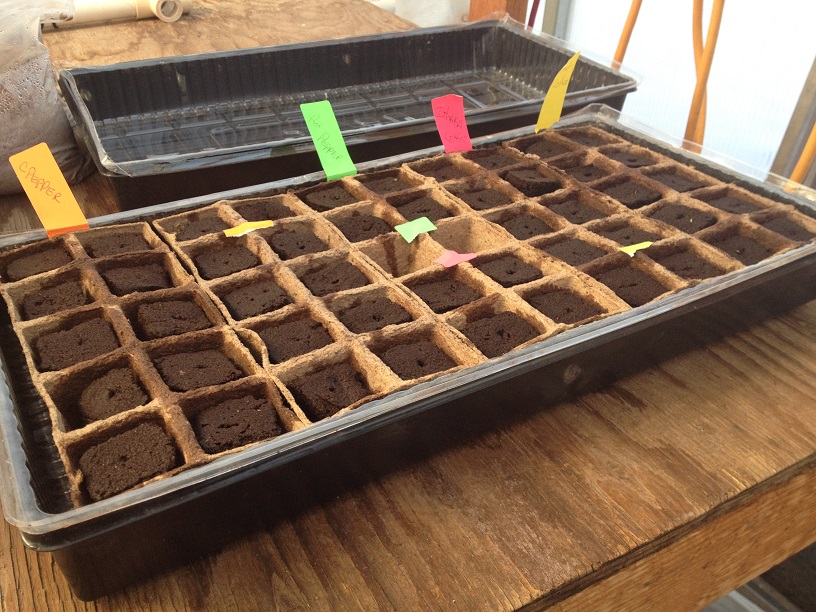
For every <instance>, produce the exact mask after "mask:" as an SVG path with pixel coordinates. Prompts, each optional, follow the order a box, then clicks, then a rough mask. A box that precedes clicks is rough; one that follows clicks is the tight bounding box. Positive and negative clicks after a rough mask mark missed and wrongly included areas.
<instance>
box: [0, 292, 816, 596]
mask: <svg viewBox="0 0 816 612" xmlns="http://www.w3.org/2000/svg"><path fill="white" fill-rule="evenodd" d="M717 324H718V325H719V324H726V325H727V324H728V323H727V322H717ZM814 380H816V302H810V303H808V304H806V305H804V306H802V307H800V308H798V309H796V310H794V311H793V312H791V313H789V314H787V315H784V316H780V317H777V318H775V319H772V320H769V321H766V322H765V323H763V324H760V325H756V326H753V327H751V328H750V329H748V330H744V331H736V328H735V332H734V334H733V335H730V336H729V337H728V338H726V339H725V340H724V341H721V342H717V343H714V344H713V345H710V346H708V347H707V348H705V349H700V350H695V351H691V352H688V353H685V354H683V355H681V356H679V357H676V358H674V359H671V360H669V361H667V362H664V363H663V364H662V365H659V366H655V367H653V368H650V369H649V370H647V371H645V372H642V373H640V374H637V375H634V376H631V377H629V378H627V379H625V380H622V381H620V382H618V383H616V384H613V385H611V386H609V387H607V388H606V389H604V390H603V391H600V392H596V393H590V394H587V395H584V396H581V397H579V398H578V399H576V400H575V401H571V402H565V403H562V404H559V405H557V406H554V407H550V408H544V409H536V408H535V407H526V408H525V409H524V410H523V411H522V413H521V416H519V414H514V416H513V417H512V418H511V417H509V416H508V418H507V419H506V420H501V419H499V421H498V423H497V424H496V426H495V427H493V428H491V429H489V430H486V431H482V432H477V433H474V434H467V435H462V436H460V437H459V438H458V439H455V440H454V441H452V442H451V441H449V442H447V443H445V444H441V445H439V446H438V447H434V448H431V449H427V453H426V456H424V457H423V458H422V459H421V460H419V461H414V460H406V461H402V460H400V459H399V458H396V459H394V460H393V461H389V462H388V463H387V465H367V466H360V467H359V469H358V470H356V471H355V473H350V474H349V475H348V476H344V477H343V480H344V482H342V483H338V484H337V488H336V490H335V494H334V495H333V496H332V497H331V498H330V499H326V500H323V501H322V502H321V503H319V504H316V505H313V506H309V507H306V508H305V509H303V510H302V511H300V512H298V513H296V514H294V515H292V516H284V517H282V518H279V519H277V520H274V521H273V520H264V518H263V517H259V522H258V526H257V531H256V532H254V533H252V534H250V535H248V536H246V537H242V538H238V539H236V540H235V541H233V542H230V543H229V544H228V545H227V546H226V547H225V548H224V549H223V550H221V551H219V552H218V553H216V554H212V555H209V556H205V557H203V558H200V559H198V560H196V561H194V562H193V563H191V564H189V565H187V566H184V567H180V568H177V569H174V570H171V571H168V572H165V573H163V574H160V575H158V576H156V577H154V578H151V579H148V580H146V581H144V582H142V583H140V584H137V585H135V586H131V587H128V588H126V589H125V590H123V591H120V592H118V593H115V594H112V595H110V596H106V597H103V598H101V599H99V600H97V601H96V602H94V603H91V604H86V603H84V602H81V601H79V600H77V599H75V598H73V597H72V596H71V594H70V591H69V588H68V586H67V584H66V583H65V580H64V578H63V577H62V575H61V574H60V573H59V570H58V569H57V568H56V567H55V565H54V563H53V561H52V560H51V557H50V556H49V555H48V554H37V553H34V552H31V551H29V550H28V549H26V548H25V547H24V545H23V544H22V543H21V542H20V540H19V537H18V536H17V534H16V533H15V532H14V530H13V529H11V528H9V527H8V526H7V525H4V526H3V528H2V529H0V592H2V595H3V598H4V601H3V604H4V606H5V607H6V609H18V608H21V609H38V610H43V609H49V610H52V609H54V610H56V609H69V610H73V609H80V610H82V609H99V610H122V609H125V610H127V609H156V610H183V609H224V608H230V609H241V610H253V609H265V610H269V609H306V608H310V609H318V610H357V609H364V610H372V609H386V610H387V609H403V610H404V609H412V610H413V609H446V610H455V609H464V610H510V609H514V608H519V607H523V606H525V605H527V606H533V607H534V608H535V607H544V606H545V605H546V606H549V605H553V604H556V603H559V602H562V601H563V602H564V603H563V605H564V606H565V607H566V609H575V610H586V609H615V610H620V609H650V610H660V609H665V610H685V609H694V608H696V607H698V606H701V605H703V604H704V603H706V602H708V601H711V600H713V599H715V598H717V597H719V596H720V595H722V594H724V593H726V592H727V591H729V590H731V589H732V588H734V587H735V586H738V585H739V584H741V583H742V582H743V581H745V580H747V579H749V578H751V577H753V576H754V575H756V574H758V573H760V572H761V571H764V570H765V569H768V568H769V567H770V566H771V565H773V564H774V563H776V562H778V561H779V560H781V559H782V558H784V556H786V555H788V554H790V553H793V552H795V551H796V550H797V549H799V548H801V547H804V546H805V545H807V544H809V543H810V542H811V541H812V540H813V539H814V538H816V530H814V529H813V527H814V520H816V519H814V518H813V516H812V514H813V513H812V512H810V510H809V509H810V508H811V507H812V506H811V502H812V501H813V497H814V495H816V494H814V488H813V484H814V480H816V474H814V447H816V442H815V441H816V385H814V382H813V381H814ZM503 409H504V410H507V409H508V407H506V406H500V405H497V406H496V410H503ZM570 597H572V599H569V598H570ZM644 606H645V607H644Z"/></svg>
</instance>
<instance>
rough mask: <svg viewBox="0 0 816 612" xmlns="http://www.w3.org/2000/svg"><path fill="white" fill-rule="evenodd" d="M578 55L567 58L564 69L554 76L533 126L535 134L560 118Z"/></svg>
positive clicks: (579, 53)
mask: <svg viewBox="0 0 816 612" xmlns="http://www.w3.org/2000/svg"><path fill="white" fill-rule="evenodd" d="M580 55H581V52H580V51H578V53H576V54H575V55H573V56H572V57H571V58H569V60H567V63H566V64H564V67H563V68H561V70H559V71H558V74H556V75H555V78H554V79H553V82H552V83H550V88H549V89H548V90H547V95H546V96H544V102H543V103H542V105H541V111H540V112H539V113H538V121H537V122H536V126H535V132H536V134H538V133H539V132H540V131H541V130H546V129H547V128H548V127H550V126H551V125H552V124H553V123H555V122H556V121H558V120H559V119H560V118H561V111H562V110H564V98H566V97H567V87H569V82H570V79H571V78H572V71H573V70H575V64H577V63H578V57H579V56H580Z"/></svg>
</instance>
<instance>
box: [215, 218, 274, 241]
mask: <svg viewBox="0 0 816 612" xmlns="http://www.w3.org/2000/svg"><path fill="white" fill-rule="evenodd" d="M273 225H275V222H274V221H246V222H245V223H242V224H241V225H236V226H235V227H231V228H229V229H225V230H224V235H225V236H232V237H233V238H235V237H237V236H243V235H244V234H248V233H249V232H254V231H255V230H258V229H263V228H265V227H272V226H273Z"/></svg>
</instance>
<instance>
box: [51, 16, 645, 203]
mask: <svg viewBox="0 0 816 612" xmlns="http://www.w3.org/2000/svg"><path fill="white" fill-rule="evenodd" d="M572 53H573V52H572V51H569V50H568V49H567V48H565V46H564V44H563V43H562V42H560V41H558V40H556V39H553V38H545V37H541V36H537V35H534V34H531V33H529V32H527V31H525V30H524V29H523V28H520V27H518V26H517V25H514V24H513V23H512V22H508V21H486V22H479V23H476V24H471V25H468V26H462V27H455V28H450V27H449V28H429V29H417V30H412V31H408V32H400V33H393V34H381V35H376V36H364V37H358V38H346V39H339V40H329V41H321V42H310V43H301V44H290V45H281V46H275V47H265V48H257V49H247V50H241V51H231V52H221V53H208V54H201V55H195V56H187V57H174V58H166V59H161V60H148V61H139V62H129V63H124V64H116V65H111V66H105V67H93V68H76V69H69V70H63V71H61V72H60V86H61V88H62V91H63V95H64V96H65V99H66V101H67V103H68V106H69V108H70V110H71V112H72V114H73V115H74V119H75V123H76V129H77V135H78V139H79V140H80V141H81V142H82V143H84V145H85V146H86V147H87V149H88V150H89V152H90V154H91V155H92V157H93V159H94V161H95V162H96V166H97V168H98V169H99V171H100V172H101V173H102V174H103V175H105V176H106V177H108V178H109V179H110V182H111V184H112V185H113V188H114V190H115V192H116V195H117V198H118V200H119V203H120V205H121V207H122V208H123V209H133V208H140V207H143V206H147V205H150V204H157V203H161V202H169V201H172V200H177V199H182V198H187V197H193V196H197V195H204V194H208V193H214V192H216V191H221V190H224V189H233V188H237V187H243V186H247V185H256V184H258V183H262V182H266V181H271V180H277V179H283V178H288V177H292V176H297V175H301V174H305V173H309V172H316V171H319V170H320V165H319V162H318V158H317V156H316V155H315V154H314V147H313V146H312V143H311V140H310V139H309V135H308V131H307V130H306V124H305V122H304V120H303V117H302V115H301V112H300V104H302V103H304V102H313V101H316V100H324V99H328V100H330V101H331V103H332V107H333V108H334V111H335V114H336V116H337V120H338V123H339V124H340V128H341V130H342V131H343V133H344V136H345V139H346V143H347V145H348V146H349V152H350V153H351V156H352V159H353V160H354V161H355V162H363V161H368V160H372V159H380V158H383V157H386V156H389V155H397V154H400V153H405V152H408V151H415V150H418V149H421V148H426V147H431V146H436V145H438V144H439V136H438V135H437V134H436V128H435V124H434V120H433V115H432V112H431V103H430V101H431V99H433V98H435V97H437V96H441V95H445V94H450V93H456V94H459V95H461V96H462V97H463V98H464V105H465V112H466V114H467V117H468V125H469V128H470V132H471V136H480V135H485V134H492V133H496V132H498V131H501V130H507V129H512V128H515V127H520V126H523V125H530V124H534V123H535V121H536V117H537V116H538V111H539V108H540V106H541V102H542V101H543V99H544V95H545V93H546V91H547V88H548V87H549V85H550V83H551V81H552V79H553V78H554V76H555V74H556V73H557V72H558V70H559V69H560V68H561V67H562V66H563V65H564V63H565V62H566V61H567V60H568V59H569V58H570V57H571V55H572ZM636 87H637V82H636V80H635V79H634V78H633V77H630V76H626V75H624V74H622V73H621V72H620V71H617V70H612V69H611V68H609V67H607V66H603V65H601V64H599V63H597V62H594V61H592V60H589V59H587V58H585V57H583V56H582V57H581V59H580V61H579V62H578V65H577V66H576V69H575V72H574V74H573V77H572V80H571V82H570V87H569V90H568V93H567V97H566V101H565V112H570V111H573V110H577V109H579V108H581V107H583V106H585V105H587V104H590V103H593V102H603V103H605V104H607V105H608V106H611V107H613V108H617V109H618V110H620V109H621V108H622V106H623V102H624V100H625V98H626V95H627V94H628V93H630V92H632V91H634V90H635V89H636Z"/></svg>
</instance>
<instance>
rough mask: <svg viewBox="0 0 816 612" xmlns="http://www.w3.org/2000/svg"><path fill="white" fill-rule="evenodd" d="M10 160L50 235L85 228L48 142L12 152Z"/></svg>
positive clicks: (72, 195)
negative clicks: (15, 152)
mask: <svg viewBox="0 0 816 612" xmlns="http://www.w3.org/2000/svg"><path fill="white" fill-rule="evenodd" d="M9 162H10V163H11V166H12V168H14V173H15V174H16V175H17V178H18V179H19V181H20V184H21V185H22V186H23V189H24V190H25V192H26V195H27V196H28V199H29V200H30V201H31V205H32V206H33V207H34V212H36V213H37V216H38V217H39V218H40V222H41V223H42V224H43V227H45V231H46V232H47V233H48V237H49V238H53V237H54V236H58V235H59V234H65V233H66V232H73V231H75V230H83V229H88V220H87V219H86V218H85V215H84V214H82V210H80V208H79V204H78V203H77V201H76V198H75V197H74V194H73V193H71V189H70V188H69V187H68V182H67V181H66V180H65V177H64V176H63V175H62V171H61V170H60V169H59V166H58V165H57V160H55V159H54V156H53V155H52V154H51V150H50V149H49V148H48V145H47V144H45V143H44V142H41V143H40V144H38V145H34V146H33V147H31V148H30V149H26V150H25V151H22V152H21V153H17V154H15V155H12V156H11V157H9Z"/></svg>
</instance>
